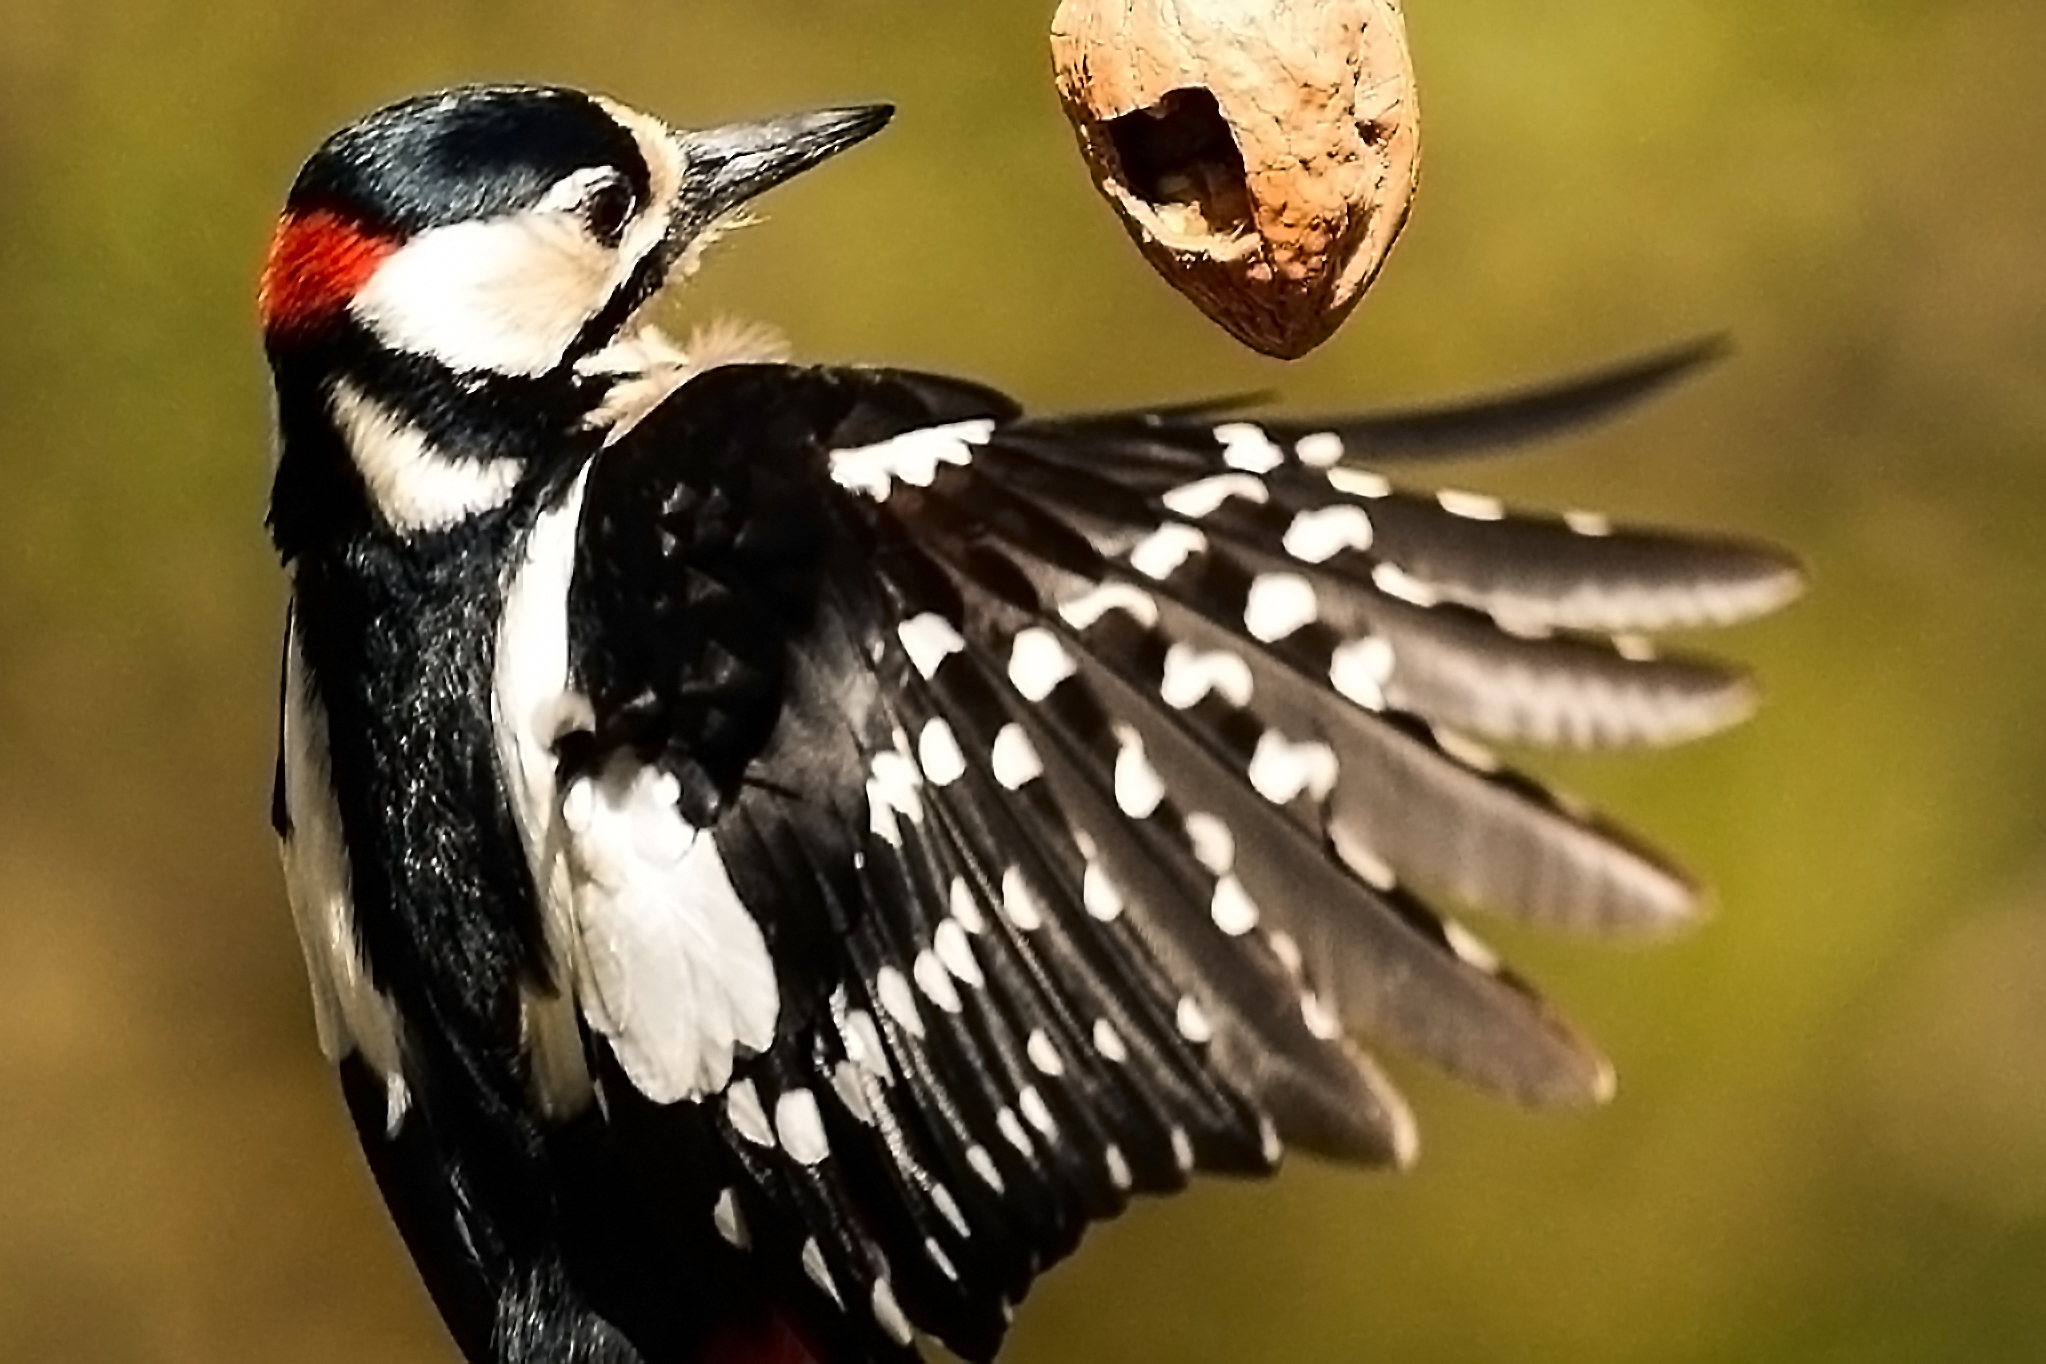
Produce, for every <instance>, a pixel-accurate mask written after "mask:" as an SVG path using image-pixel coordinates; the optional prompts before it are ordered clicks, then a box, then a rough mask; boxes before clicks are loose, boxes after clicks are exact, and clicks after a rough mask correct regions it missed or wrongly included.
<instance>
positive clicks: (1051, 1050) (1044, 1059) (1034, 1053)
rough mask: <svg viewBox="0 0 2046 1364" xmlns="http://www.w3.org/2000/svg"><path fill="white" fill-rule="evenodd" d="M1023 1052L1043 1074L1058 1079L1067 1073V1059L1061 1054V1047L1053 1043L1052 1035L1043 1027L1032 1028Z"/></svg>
mask: <svg viewBox="0 0 2046 1364" xmlns="http://www.w3.org/2000/svg"><path fill="white" fill-rule="evenodd" d="M1023 1053H1024V1055H1026V1056H1028V1057H1029V1058H1030V1064H1031V1065H1033V1066H1035V1067H1037V1069H1038V1071H1039V1073H1041V1074H1044V1075H1049V1076H1051V1077H1053V1078H1054V1079H1056V1078H1057V1077H1059V1076H1061V1075H1064V1074H1065V1073H1066V1063H1065V1059H1064V1058H1063V1057H1061V1056H1060V1055H1059V1049H1058V1048H1057V1047H1056V1046H1055V1045H1053V1043H1052V1040H1051V1037H1050V1035H1049V1034H1048V1033H1046V1032H1045V1030H1044V1029H1042V1028H1032V1029H1031V1030H1030V1036H1029V1038H1028V1040H1026V1041H1025V1042H1024V1044H1023Z"/></svg>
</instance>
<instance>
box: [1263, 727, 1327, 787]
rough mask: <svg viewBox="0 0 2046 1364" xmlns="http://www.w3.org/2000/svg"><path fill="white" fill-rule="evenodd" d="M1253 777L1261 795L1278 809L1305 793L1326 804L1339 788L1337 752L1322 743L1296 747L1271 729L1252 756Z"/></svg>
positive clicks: (1316, 742)
mask: <svg viewBox="0 0 2046 1364" xmlns="http://www.w3.org/2000/svg"><path fill="white" fill-rule="evenodd" d="M1249 777H1250V784H1251V785H1252V786H1254V787H1256V788H1257V793H1258V794H1259V795H1261V796H1263V797H1264V798H1265V799H1266V800H1268V801H1270V802H1272V804H1274V805H1284V804H1286V803H1288V802H1289V801H1291V800H1292V799H1293V798H1294V797H1296V796H1298V795H1299V794H1300V793H1301V792H1303V791H1304V792H1306V793H1307V795H1308V796H1309V798H1310V799H1312V800H1315V801H1317V802H1318V801H1322V800H1326V799H1327V798H1328V794H1329V792H1330V791H1333V790H1334V789H1335V785H1336V751H1335V750H1334V749H1332V748H1330V747H1329V746H1328V745H1327V744H1325V743H1322V742H1320V741H1319V740H1312V739H1310V740H1307V741H1305V742H1302V743H1294V742H1293V741H1292V740H1290V739H1288V738H1287V737H1286V736H1285V735H1283V734H1281V733H1279V731H1277V730H1276V729H1268V730H1266V731H1265V732H1264V734H1263V736H1262V737H1260V738H1259V739H1258V741H1257V750H1256V751H1255V752H1254V753H1252V754H1251V758H1250V772H1249Z"/></svg>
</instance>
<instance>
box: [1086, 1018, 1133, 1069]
mask: <svg viewBox="0 0 2046 1364" xmlns="http://www.w3.org/2000/svg"><path fill="white" fill-rule="evenodd" d="M1094 1050H1096V1051H1098V1052H1100V1053H1101V1055H1102V1057H1103V1058H1104V1059H1106V1060H1110V1061H1127V1060H1129V1059H1130V1049H1129V1048H1128V1047H1127V1046H1125V1045H1123V1040H1122V1034H1121V1033H1119V1032H1117V1031H1116V1030H1115V1025H1114V1024H1113V1023H1110V1022H1109V1021H1108V1020H1107V1019H1105V1018H1097V1019H1095V1020H1094Z"/></svg>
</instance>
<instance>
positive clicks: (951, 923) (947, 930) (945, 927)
mask: <svg viewBox="0 0 2046 1364" xmlns="http://www.w3.org/2000/svg"><path fill="white" fill-rule="evenodd" d="M931 943H932V946H933V947H934V948H935V949H936V951H937V953H938V960H939V961H941V962H943V963H944V964H945V969H946V970H947V971H949V972H951V973H952V974H953V975H955V976H957V977H958V978H959V979H960V980H961V981H962V982H964V983H965V984H967V985H971V986H973V987H974V988H976V989H978V988H979V987H981V986H983V985H985V984H987V978H986V977H985V976H983V975H982V974H981V970H980V962H979V961H978V960H977V959H975V957H974V955H973V943H972V942H971V941H970V940H969V939H968V938H967V936H966V930H965V929H964V928H962V927H961V926H960V924H959V921H958V920H957V919H942V920H940V921H939V923H938V926H937V928H936V929H934V930H933V931H932V933H931Z"/></svg>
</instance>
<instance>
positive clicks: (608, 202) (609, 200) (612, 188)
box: [578, 179, 633, 246]
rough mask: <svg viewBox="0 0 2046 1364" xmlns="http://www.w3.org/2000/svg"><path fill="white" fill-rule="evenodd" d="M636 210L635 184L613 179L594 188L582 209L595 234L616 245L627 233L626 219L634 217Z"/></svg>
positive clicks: (600, 238) (591, 230)
mask: <svg viewBox="0 0 2046 1364" xmlns="http://www.w3.org/2000/svg"><path fill="white" fill-rule="evenodd" d="M632 209H633V197H632V187H631V186H630V185H628V184H626V183H625V181H623V180H620V179H611V180H606V181H604V182H603V183H602V184H600V185H597V186H596V187H595V188H594V189H592V190H591V191H590V192H589V194H588V196H587V197H585V198H584V200H583V201H582V204H581V205H580V206H579V208H578V211H579V212H580V213H581V214H582V218H583V221H584V222H585V223H587V224H588V225H589V229H590V235H591V236H593V237H595V238H596V239H597V240H598V241H600V242H602V243H604V245H606V246H616V245H618V241H619V238H621V237H623V236H624V235H625V222H626V220H627V219H628V218H630V217H631V216H632Z"/></svg>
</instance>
